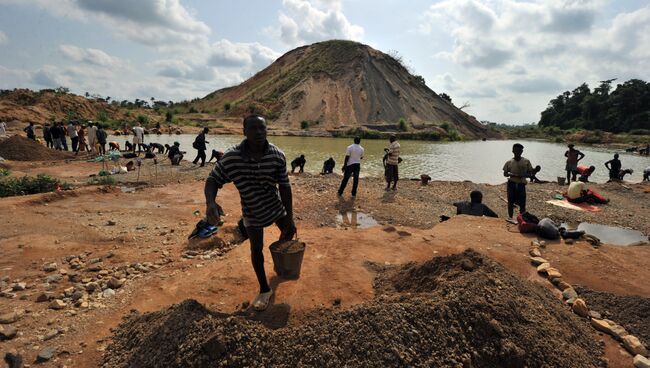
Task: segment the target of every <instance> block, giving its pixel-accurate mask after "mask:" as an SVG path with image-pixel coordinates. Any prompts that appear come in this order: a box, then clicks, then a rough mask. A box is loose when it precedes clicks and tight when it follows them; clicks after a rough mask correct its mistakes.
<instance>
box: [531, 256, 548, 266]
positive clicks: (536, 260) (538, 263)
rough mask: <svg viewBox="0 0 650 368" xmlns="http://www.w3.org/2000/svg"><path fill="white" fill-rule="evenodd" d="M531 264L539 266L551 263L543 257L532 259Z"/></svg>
mask: <svg viewBox="0 0 650 368" xmlns="http://www.w3.org/2000/svg"><path fill="white" fill-rule="evenodd" d="M530 263H532V264H533V265H535V266H539V265H541V264H542V263H549V262H548V261H547V260H545V259H544V258H542V257H530Z"/></svg>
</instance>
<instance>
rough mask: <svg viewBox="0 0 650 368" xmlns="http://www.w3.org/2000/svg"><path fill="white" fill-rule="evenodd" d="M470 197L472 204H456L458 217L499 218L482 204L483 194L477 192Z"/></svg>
mask: <svg viewBox="0 0 650 368" xmlns="http://www.w3.org/2000/svg"><path fill="white" fill-rule="evenodd" d="M469 197H470V202H456V203H454V206H455V207H456V214H457V215H470V216H487V217H499V216H497V214H496V213H494V211H492V210H491V209H490V208H489V207H488V206H486V205H484V204H483V203H482V202H483V193H481V192H479V191H478V190H475V191H473V192H471V193H470V194H469Z"/></svg>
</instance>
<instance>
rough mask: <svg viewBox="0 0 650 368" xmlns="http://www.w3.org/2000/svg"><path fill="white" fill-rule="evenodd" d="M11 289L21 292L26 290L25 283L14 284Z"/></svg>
mask: <svg viewBox="0 0 650 368" xmlns="http://www.w3.org/2000/svg"><path fill="white" fill-rule="evenodd" d="M11 289H12V290H13V291H23V290H25V289H27V283H25V282H17V283H15V284H13V286H12V287H11Z"/></svg>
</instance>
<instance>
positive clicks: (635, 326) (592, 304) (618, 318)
mask: <svg viewBox="0 0 650 368" xmlns="http://www.w3.org/2000/svg"><path fill="white" fill-rule="evenodd" d="M575 289H576V291H577V292H578V295H580V297H581V298H583V299H584V300H585V301H586V302H587V305H588V306H589V309H593V310H595V311H597V312H598V313H600V314H601V315H602V316H603V317H604V318H607V319H611V320H612V321H614V322H616V323H618V324H619V325H621V326H623V327H624V328H625V329H626V330H627V332H629V333H631V334H632V335H635V336H636V337H638V338H639V340H641V342H642V343H643V344H644V345H645V346H650V298H643V297H640V296H638V295H617V294H612V293H607V292H604V291H594V290H591V289H587V288H585V287H580V286H578V287H576V288H575Z"/></svg>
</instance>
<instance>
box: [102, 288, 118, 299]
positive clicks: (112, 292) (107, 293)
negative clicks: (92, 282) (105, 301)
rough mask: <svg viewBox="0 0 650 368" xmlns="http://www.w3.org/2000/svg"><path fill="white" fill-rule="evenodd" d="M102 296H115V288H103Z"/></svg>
mask: <svg viewBox="0 0 650 368" xmlns="http://www.w3.org/2000/svg"><path fill="white" fill-rule="evenodd" d="M102 296H103V297H104V298H111V297H114V296H115V290H113V289H110V288H109V289H106V290H104V292H103V293H102Z"/></svg>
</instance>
